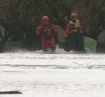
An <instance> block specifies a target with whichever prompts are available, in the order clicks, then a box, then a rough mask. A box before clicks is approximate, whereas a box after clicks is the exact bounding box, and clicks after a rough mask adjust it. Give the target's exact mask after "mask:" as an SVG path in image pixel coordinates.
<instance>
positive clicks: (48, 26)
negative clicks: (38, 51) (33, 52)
mask: <svg viewBox="0 0 105 97" xmlns="http://www.w3.org/2000/svg"><path fill="white" fill-rule="evenodd" d="M57 32H58V29H57V27H56V26H55V25H54V24H52V23H50V21H49V17H48V16H43V17H42V24H41V25H40V26H39V27H38V28H37V29H36V34H37V35H41V37H42V49H43V51H48V49H49V48H50V49H51V50H52V51H54V50H55V48H56V44H58V35H57ZM55 36H56V39H55ZM55 40H57V42H56V41H55Z"/></svg>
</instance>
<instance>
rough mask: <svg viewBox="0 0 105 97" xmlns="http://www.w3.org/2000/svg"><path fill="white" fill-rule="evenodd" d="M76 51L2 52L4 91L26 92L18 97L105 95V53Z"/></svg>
mask: <svg viewBox="0 0 105 97" xmlns="http://www.w3.org/2000/svg"><path fill="white" fill-rule="evenodd" d="M72 53H73V54H72ZM72 53H71V52H69V53H67V52H65V51H64V50H63V49H57V50H56V53H55V54H48V53H46V54H45V53H43V51H32V52H29V51H28V52H27V51H20V50H19V51H18V52H5V53H3V54H0V91H6V90H8V91H10V90H18V91H21V92H22V93H23V94H22V95H15V97H104V95H105V77H104V75H105V55H104V54H76V53H74V52H72ZM0 97H14V95H0Z"/></svg>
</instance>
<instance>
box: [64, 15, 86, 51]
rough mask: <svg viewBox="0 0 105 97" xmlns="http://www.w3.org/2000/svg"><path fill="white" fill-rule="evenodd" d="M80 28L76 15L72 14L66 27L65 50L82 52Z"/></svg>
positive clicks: (82, 40)
mask: <svg viewBox="0 0 105 97" xmlns="http://www.w3.org/2000/svg"><path fill="white" fill-rule="evenodd" d="M82 33H83V32H82V27H81V24H80V21H79V20H78V14H77V13H72V14H71V20H70V21H69V22H68V23H67V25H66V32H65V50H66V51H70V50H74V51H82V52H84V51H85V50H84V38H83V34H82Z"/></svg>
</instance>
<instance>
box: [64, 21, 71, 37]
mask: <svg viewBox="0 0 105 97" xmlns="http://www.w3.org/2000/svg"><path fill="white" fill-rule="evenodd" d="M70 30H71V25H70V23H67V25H66V31H65V38H66V37H68V36H69V34H70Z"/></svg>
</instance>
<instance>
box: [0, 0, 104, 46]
mask: <svg viewBox="0 0 105 97" xmlns="http://www.w3.org/2000/svg"><path fill="white" fill-rule="evenodd" d="M71 12H77V13H78V14H79V17H80V20H81V23H82V26H83V30H84V32H85V34H86V35H88V36H90V37H92V38H94V39H97V36H98V35H99V33H100V30H101V29H99V28H102V27H103V28H105V0H0V24H1V25H3V26H4V27H5V28H6V31H8V32H9V33H11V34H12V35H13V34H16V35H17V33H18V35H19V36H21V39H24V37H23V36H24V33H27V43H28V41H29V44H30V42H32V41H33V43H32V45H34V42H35V43H36V44H38V39H36V37H35V36H36V35H35V30H36V28H37V27H38V26H39V25H40V22H41V18H42V16H44V15H48V16H49V17H50V21H51V22H52V23H54V24H58V25H60V26H62V27H63V28H64V29H65V27H66V23H67V22H68V21H69V20H70V14H71ZM87 29H88V30H87ZM31 37H32V38H31ZM34 38H35V39H34ZM31 39H32V40H31ZM36 40H37V41H36ZM39 40H40V38H39ZM32 45H31V46H32Z"/></svg>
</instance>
